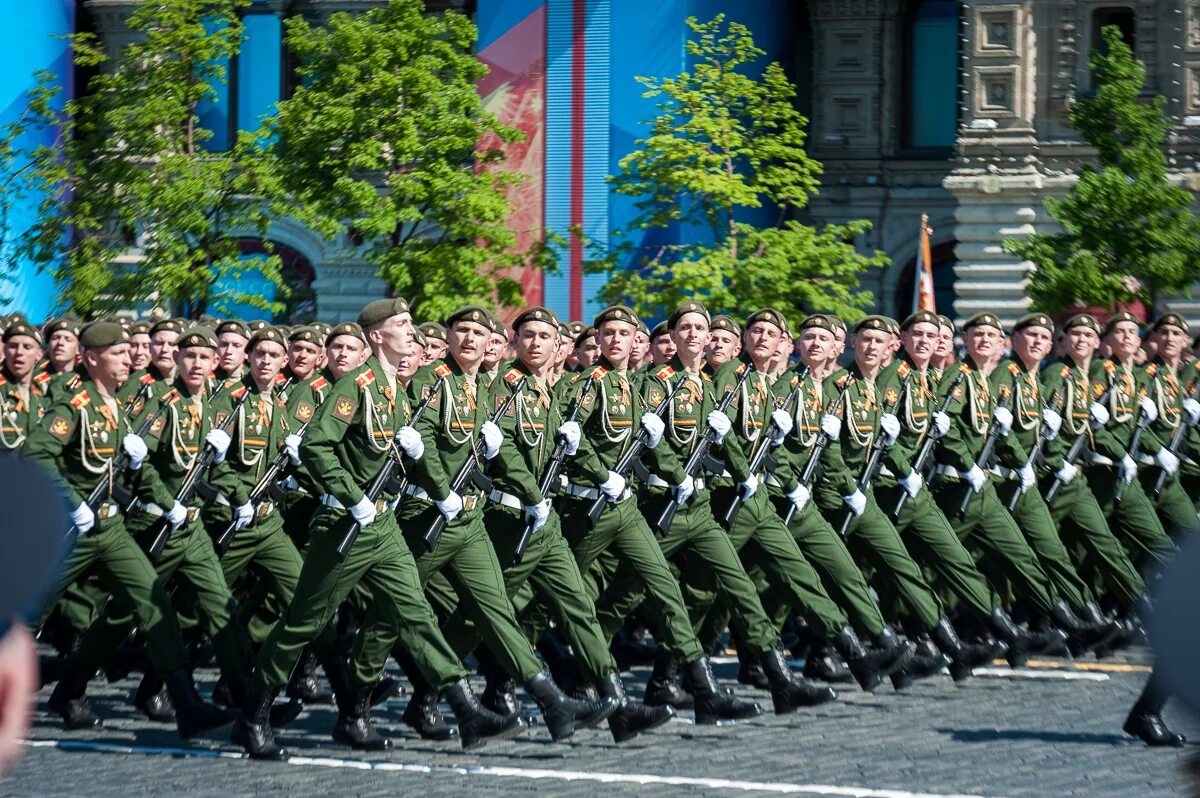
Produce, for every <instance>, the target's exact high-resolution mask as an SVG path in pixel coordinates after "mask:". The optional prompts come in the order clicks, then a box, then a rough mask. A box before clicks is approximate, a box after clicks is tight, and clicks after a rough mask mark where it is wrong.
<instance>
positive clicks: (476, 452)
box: [424, 376, 529, 551]
mask: <svg viewBox="0 0 1200 798" xmlns="http://www.w3.org/2000/svg"><path fill="white" fill-rule="evenodd" d="M528 379H529V378H528V377H525V376H522V377H521V379H519V380H517V381H516V382H515V383H512V388H511V389H510V391H509V394H508V398H507V399H505V400H504V404H503V405H501V406H500V408H499V409H498V410H497V411H496V412H495V413H493V414H492V417H491V418H490V419H488V420H489V421H491V422H492V423H493V424H495V423H496V422H497V421H499V420H500V419H501V418H503V417H504V414H505V413H507V412H508V408H509V407H511V406H512V403H513V400H514V399H516V398H517V394H519V393H520V392H521V391H523V390H524V389H525V381H526V380H528ZM485 446H486V444H485V443H484V440H483V435H482V434H481V435H480V436H479V437H478V438H476V439H475V443H474V445H472V447H471V456H470V457H469V458H468V459H467V462H465V463H463V465H462V468H460V469H459V470H458V474H456V475H455V477H454V481H453V482H451V483H450V490H451V491H453V492H454V493H457V494H459V495H462V492H463V490H464V489H465V488H466V486H467V483H468V482H470V481H471V480H472V479H473V478H474V476H475V472H476V471H478V470H479V462H480V460H482V459H483V455H484V450H483V448H482V447H485ZM448 523H450V522H449V521H447V520H446V516H444V515H442V514H441V513H438V514H437V517H436V518H434V519H433V523H432V524H430V525H429V529H427V530H425V536H424V537H425V545H426V546H428V547H429V550H430V551H433V550H434V549H435V548H437V544H438V538H440V537H441V536H442V530H443V529H445V528H446V524H448Z"/></svg>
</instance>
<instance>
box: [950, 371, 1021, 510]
mask: <svg viewBox="0 0 1200 798" xmlns="http://www.w3.org/2000/svg"><path fill="white" fill-rule="evenodd" d="M1016 381H1017V378H1016V377H1015V376H1014V377H1013V386H1010V387H1009V389H1008V390H1007V391H1005V390H1004V386H1000V401H999V402H997V403H996V410H999V409H1001V408H1004V409H1006V410H1007V409H1008V406H1009V405H1010V404H1012V399H1013V394H1015V393H1016V388H1015V387H1014V386H1015V385H1016ZM999 440H1000V425H999V424H998V423H996V414H995V411H993V412H992V423H991V426H990V427H988V433H987V437H986V438H985V439H984V441H983V449H981V450H980V452H979V459H978V460H976V461H975V466H976V467H977V468H978V469H979V470H980V471H983V472H984V475H985V478H986V474H987V471H988V469H989V468H991V467H992V453H993V452H994V451H995V450H996V442H997V441H999ZM974 498H975V490H974V488H972V487H971V486H970V485H967V493H966V495H964V496H963V499H962V504H960V505H959V506H958V517H959V518H962V517H963V516H965V515H966V514H967V508H968V507H970V506H971V500H972V499H974Z"/></svg>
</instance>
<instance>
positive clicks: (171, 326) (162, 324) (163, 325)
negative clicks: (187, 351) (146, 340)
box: [150, 319, 184, 335]
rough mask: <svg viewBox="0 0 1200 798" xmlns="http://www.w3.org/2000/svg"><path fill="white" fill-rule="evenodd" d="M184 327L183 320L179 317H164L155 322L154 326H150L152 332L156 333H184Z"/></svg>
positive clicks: (152, 333)
mask: <svg viewBox="0 0 1200 798" xmlns="http://www.w3.org/2000/svg"><path fill="white" fill-rule="evenodd" d="M183 328H184V324H183V322H181V321H180V320H179V319H163V320H161V321H156V322H154V326H153V327H151V328H150V334H151V335H155V334H157V333H160V332H164V331H165V332H173V333H182V332H183Z"/></svg>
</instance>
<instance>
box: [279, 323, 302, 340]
mask: <svg viewBox="0 0 1200 798" xmlns="http://www.w3.org/2000/svg"><path fill="white" fill-rule="evenodd" d="M274 326H275V329H276V330H279V334H280V335H282V336H283V338H284V340H286V341H290V340H291V339H292V330H294V329H296V328H295V327H293V326H292V325H290V324H276V325H274ZM298 326H299V325H297V327H298Z"/></svg>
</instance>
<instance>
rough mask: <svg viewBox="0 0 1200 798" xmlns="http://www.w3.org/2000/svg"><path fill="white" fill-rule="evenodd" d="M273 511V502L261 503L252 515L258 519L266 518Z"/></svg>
mask: <svg viewBox="0 0 1200 798" xmlns="http://www.w3.org/2000/svg"><path fill="white" fill-rule="evenodd" d="M273 509H275V504H274V503H273V502H269V501H267V502H262V503H260V504H259V505H258V507H257V508H256V509H255V510H254V515H255V516H256V517H258V518H266V517H267V516H268V515H270V514H271V510H273Z"/></svg>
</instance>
